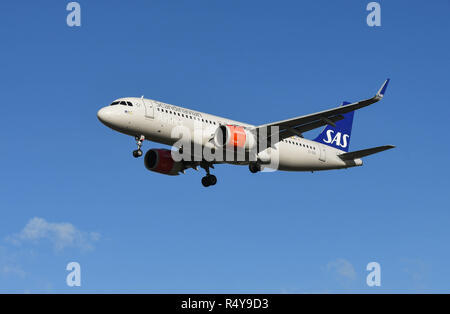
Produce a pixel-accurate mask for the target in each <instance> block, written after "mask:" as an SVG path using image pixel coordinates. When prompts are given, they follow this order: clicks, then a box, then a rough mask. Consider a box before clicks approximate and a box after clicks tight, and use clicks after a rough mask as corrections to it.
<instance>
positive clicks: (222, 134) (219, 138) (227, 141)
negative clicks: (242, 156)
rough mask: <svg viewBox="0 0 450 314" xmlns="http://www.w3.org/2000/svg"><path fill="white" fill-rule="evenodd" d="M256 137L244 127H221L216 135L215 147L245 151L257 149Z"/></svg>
mask: <svg viewBox="0 0 450 314" xmlns="http://www.w3.org/2000/svg"><path fill="white" fill-rule="evenodd" d="M256 143H257V142H256V136H255V135H254V134H253V133H252V132H250V131H249V130H246V129H245V128H244V127H242V126H236V125H221V126H219V127H218V128H217V130H216V132H215V133H214V145H215V146H216V147H219V148H225V149H233V150H234V149H238V148H240V149H245V150H246V151H249V150H251V149H253V148H255V147H256Z"/></svg>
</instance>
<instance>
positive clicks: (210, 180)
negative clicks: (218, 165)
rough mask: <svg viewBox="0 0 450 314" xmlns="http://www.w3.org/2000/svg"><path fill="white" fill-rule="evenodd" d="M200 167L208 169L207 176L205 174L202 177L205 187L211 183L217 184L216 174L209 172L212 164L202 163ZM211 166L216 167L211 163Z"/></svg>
mask: <svg viewBox="0 0 450 314" xmlns="http://www.w3.org/2000/svg"><path fill="white" fill-rule="evenodd" d="M200 167H202V168H203V169H205V171H206V176H204V177H203V178H202V184H203V186H204V187H208V186H210V185H216V183H217V178H216V176H215V175H213V174H210V173H209V168H210V165H209V164H203V165H200ZM211 168H214V167H213V166H212V165H211Z"/></svg>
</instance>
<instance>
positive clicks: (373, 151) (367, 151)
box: [339, 145, 395, 160]
mask: <svg viewBox="0 0 450 314" xmlns="http://www.w3.org/2000/svg"><path fill="white" fill-rule="evenodd" d="M391 148H395V146H393V145H385V146H378V147H373V148H367V149H363V150H357V151H354V152H350V153H344V154H341V155H339V158H341V159H342V160H353V159H357V158H362V157H366V156H369V155H373V154H376V153H379V152H382V151H385V150H388V149H391Z"/></svg>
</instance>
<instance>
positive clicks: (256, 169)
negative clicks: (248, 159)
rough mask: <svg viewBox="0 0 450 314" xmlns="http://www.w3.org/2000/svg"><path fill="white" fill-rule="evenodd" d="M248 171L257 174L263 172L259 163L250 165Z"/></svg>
mask: <svg viewBox="0 0 450 314" xmlns="http://www.w3.org/2000/svg"><path fill="white" fill-rule="evenodd" d="M248 169H249V170H250V172H251V173H257V172H260V171H261V166H260V165H259V164H257V163H253V162H252V163H250V164H249V165H248Z"/></svg>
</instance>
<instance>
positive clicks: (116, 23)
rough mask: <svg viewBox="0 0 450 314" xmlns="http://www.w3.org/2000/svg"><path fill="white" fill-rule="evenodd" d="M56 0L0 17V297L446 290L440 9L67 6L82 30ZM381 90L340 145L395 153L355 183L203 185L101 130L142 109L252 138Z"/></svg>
mask: <svg viewBox="0 0 450 314" xmlns="http://www.w3.org/2000/svg"><path fill="white" fill-rule="evenodd" d="M68 2H69V1H57V2H56V1H53V2H50V1H48V2H42V1H40V2H37V1H8V2H6V1H3V2H1V4H0V16H1V19H0V21H1V22H0V38H1V40H2V48H3V49H1V51H0V65H1V70H2V71H1V73H2V75H1V77H0V85H1V90H2V100H3V110H2V119H1V120H2V126H1V130H2V132H1V133H0V139H1V142H2V148H1V155H0V156H1V157H0V158H1V164H2V166H1V173H2V176H1V180H0V184H1V193H0V208H1V211H0V292H62V293H77V292H199V293H204V292H271V293H304V292H319V293H322V292H363V293H377V292H450V290H449V284H448V282H449V280H450V270H449V268H448V260H449V258H450V252H449V250H448V242H449V240H450V229H449V228H448V226H449V224H450V213H449V210H450V208H449V205H448V204H449V193H448V190H449V182H448V180H449V179H448V178H449V166H448V160H449V157H450V152H449V145H448V144H447V140H446V138H447V136H446V132H447V125H446V122H447V120H448V116H449V115H450V109H449V105H450V104H449V101H448V86H449V83H450V78H449V73H450V61H449V57H448V51H449V49H450V44H449V41H448V38H449V31H450V20H449V19H448V16H449V12H450V2H449V1H442V0H441V1H434V2H433V3H432V4H430V3H425V2H422V1H380V4H381V10H382V12H381V23H382V26H381V27H378V28H377V27H375V28H371V27H368V26H367V24H366V16H367V14H368V12H367V11H366V10H365V8H366V5H367V3H368V2H369V1H356V0H355V1H345V2H342V1H281V2H274V1H133V2H126V1H79V3H80V4H81V12H82V21H81V22H82V26H81V27H79V28H76V27H75V28H70V27H68V26H67V25H66V15H67V13H68V12H67V11H66V10H65V7H66V5H67V3H68ZM387 77H390V78H391V83H390V86H389V88H388V91H387V93H386V97H385V98H384V99H383V101H382V102H379V103H377V104H375V105H373V106H371V107H369V108H365V109H363V110H360V111H358V112H357V113H356V114H355V120H354V125H353V133H352V140H351V148H350V149H351V150H357V149H363V148H367V147H372V146H378V145H384V144H394V145H396V146H397V148H396V149H395V150H391V151H388V152H385V153H382V154H379V155H376V156H372V157H368V158H367V159H366V161H365V166H364V167H360V168H355V169H349V170H340V171H330V172H322V173H314V174H311V173H283V172H276V173H260V174H256V175H252V174H251V173H250V172H249V171H248V169H247V168H246V167H232V166H217V167H216V170H215V171H214V174H215V175H216V176H217V177H218V184H217V185H216V186H215V187H213V188H208V189H205V188H203V187H202V186H201V184H200V179H201V177H202V176H203V172H200V171H199V172H195V171H188V172H187V174H186V175H183V176H179V177H167V176H163V175H159V174H156V173H150V172H148V171H147V170H146V169H145V168H144V165H143V160H142V159H139V160H135V159H134V158H132V156H131V151H132V150H133V149H135V143H134V140H133V139H132V138H129V137H127V136H125V135H121V134H118V133H115V132H113V131H112V130H110V129H108V128H106V127H105V126H103V125H102V124H101V123H100V122H99V121H98V120H97V117H96V112H97V110H98V109H99V108H101V107H102V106H105V105H107V104H108V103H110V102H111V101H112V100H113V99H115V98H119V97H125V96H141V95H145V96H146V97H148V98H152V99H158V100H161V101H163V102H166V103H171V104H175V105H180V106H185V107H188V108H192V109H195V110H199V111H204V112H210V113H213V114H217V115H221V116H225V117H229V118H232V119H236V120H240V121H245V122H249V123H254V124H263V123H267V122H270V121H275V120H280V119H285V118H289V117H292V116H297V115H301V114H307V113H311V112H315V111H319V110H323V109H327V108H330V107H333V106H336V105H338V104H339V103H340V102H342V101H344V100H346V101H357V100H360V99H363V98H366V97H370V96H372V95H373V94H374V93H375V92H376V91H377V90H378V88H379V86H380V85H381V83H382V82H383V81H384V80H385V79H386V78H387ZM317 132H318V131H313V132H310V133H309V134H308V136H309V137H313V136H315V135H316V134H317ZM151 147H161V145H159V144H157V143H150V142H145V144H144V149H149V148H151ZM72 261H76V262H79V263H80V265H81V270H82V286H81V287H78V288H70V287H68V286H67V285H66V276H67V274H68V272H67V271H66V265H67V263H69V262H72ZM372 261H376V262H378V263H380V265H381V272H382V279H381V284H382V286H381V287H376V288H375V287H372V288H370V287H368V286H367V285H366V276H367V274H368V272H367V271H366V265H367V264H368V263H369V262H372Z"/></svg>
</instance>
